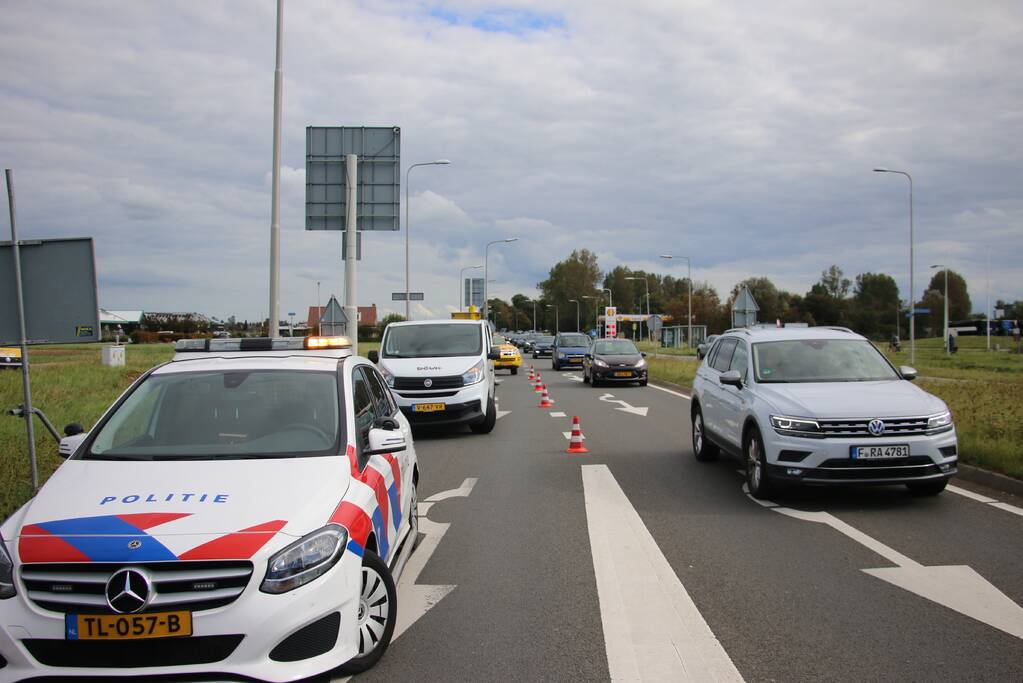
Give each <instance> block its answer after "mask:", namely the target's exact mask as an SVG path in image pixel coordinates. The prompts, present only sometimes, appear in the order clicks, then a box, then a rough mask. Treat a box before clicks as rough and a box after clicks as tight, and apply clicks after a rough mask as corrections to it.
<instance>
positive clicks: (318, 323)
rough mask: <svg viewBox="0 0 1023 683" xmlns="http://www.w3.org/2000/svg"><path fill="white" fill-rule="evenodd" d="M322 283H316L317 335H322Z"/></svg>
mask: <svg viewBox="0 0 1023 683" xmlns="http://www.w3.org/2000/svg"><path fill="white" fill-rule="evenodd" d="M320 315H321V313H320V281H319V280H317V281H316V335H317V336H319V334H320Z"/></svg>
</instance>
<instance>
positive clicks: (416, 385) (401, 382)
mask: <svg viewBox="0 0 1023 683" xmlns="http://www.w3.org/2000/svg"><path fill="white" fill-rule="evenodd" d="M426 379H427V378H426V377H395V378H394V389H396V390H398V391H400V390H402V389H404V390H406V391H408V390H416V389H419V390H426V389H455V388H457V387H461V386H462V376H461V375H451V376H449V377H430V378H429V379H430V380H432V384H431V385H430V386H426V385H425V384H423V382H424V381H425V380H426Z"/></svg>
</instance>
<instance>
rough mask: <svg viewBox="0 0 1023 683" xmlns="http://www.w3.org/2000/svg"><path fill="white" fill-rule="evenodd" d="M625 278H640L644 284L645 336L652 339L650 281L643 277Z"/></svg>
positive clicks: (632, 278)
mask: <svg viewBox="0 0 1023 683" xmlns="http://www.w3.org/2000/svg"><path fill="white" fill-rule="evenodd" d="M625 279H626V280H642V281H643V284H644V285H646V334H647V337H648V338H650V340H651V341H653V337H650V281H649V280H647V279H646V278H645V277H627V278H625Z"/></svg>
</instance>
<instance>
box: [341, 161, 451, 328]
mask: <svg viewBox="0 0 1023 683" xmlns="http://www.w3.org/2000/svg"><path fill="white" fill-rule="evenodd" d="M450 163H451V162H450V161H448V160H447V159H437V160H436V161H424V162H422V163H419V164H412V165H411V166H409V167H408V169H407V170H406V171H405V320H412V306H411V304H412V302H411V301H409V265H408V264H409V248H408V233H409V227H410V225H409V222H408V214H409V205H408V176H409V173H411V172H412V169H413V168H415V167H416V166H447V165H448V164H450ZM349 258H355V256H349Z"/></svg>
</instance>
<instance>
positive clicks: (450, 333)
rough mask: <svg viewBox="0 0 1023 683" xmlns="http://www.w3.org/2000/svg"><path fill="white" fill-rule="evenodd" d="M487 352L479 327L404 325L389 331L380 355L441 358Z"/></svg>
mask: <svg viewBox="0 0 1023 683" xmlns="http://www.w3.org/2000/svg"><path fill="white" fill-rule="evenodd" d="M481 353H483V334H482V328H481V327H480V326H479V325H464V324H457V323H451V324H446V325H445V324H442V325H402V326H397V325H394V326H391V327H388V328H387V334H386V335H385V336H384V344H383V347H382V348H381V353H380V355H381V356H382V357H384V358H440V357H446V356H478V355H480V354H481Z"/></svg>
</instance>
